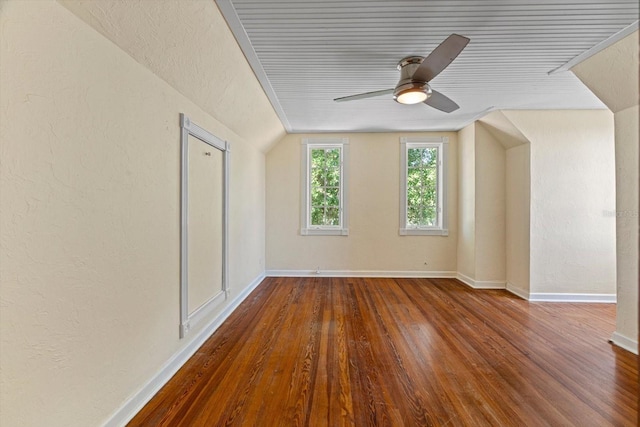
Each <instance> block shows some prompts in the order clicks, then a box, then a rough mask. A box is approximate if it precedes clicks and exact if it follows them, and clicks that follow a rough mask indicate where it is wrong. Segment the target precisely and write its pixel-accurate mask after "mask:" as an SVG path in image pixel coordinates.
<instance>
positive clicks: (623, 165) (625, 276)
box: [615, 105, 640, 342]
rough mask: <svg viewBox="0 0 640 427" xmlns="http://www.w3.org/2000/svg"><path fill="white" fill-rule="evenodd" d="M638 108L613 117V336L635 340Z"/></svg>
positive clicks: (639, 111)
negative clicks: (615, 294)
mask: <svg viewBox="0 0 640 427" xmlns="http://www.w3.org/2000/svg"><path fill="white" fill-rule="evenodd" d="M639 115H640V110H639V109H638V105H636V106H635V107H630V108H627V109H625V110H622V111H619V112H617V113H616V114H615V124H616V171H617V174H616V190H617V198H616V229H617V231H616V233H617V237H618V239H617V243H616V252H617V259H618V268H617V273H618V277H617V279H618V283H617V290H618V310H617V313H618V316H617V321H616V332H617V333H618V334H620V335H622V336H623V337H625V338H628V339H630V340H633V341H636V342H637V340H638V192H639V191H640V189H639V187H638V182H639V180H640V174H639V173H638V170H639V165H638V156H639V153H638V139H639V136H640V135H639V134H638V122H639V120H638V117H639Z"/></svg>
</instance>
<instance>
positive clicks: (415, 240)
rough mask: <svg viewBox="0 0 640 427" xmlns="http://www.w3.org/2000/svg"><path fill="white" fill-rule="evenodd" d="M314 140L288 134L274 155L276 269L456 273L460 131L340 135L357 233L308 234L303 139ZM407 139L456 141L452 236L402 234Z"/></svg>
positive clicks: (271, 207) (272, 247)
mask: <svg viewBox="0 0 640 427" xmlns="http://www.w3.org/2000/svg"><path fill="white" fill-rule="evenodd" d="M313 136H318V135H306V134H305V135H300V134H294V135H288V136H286V137H285V138H284V139H283V140H282V141H280V142H279V143H278V144H277V145H276V146H275V147H273V148H272V149H271V151H269V153H268V154H267V270H268V271H282V270H288V271H300V270H302V271H305V272H310V271H312V270H313V271H315V270H316V269H317V268H320V270H324V271H325V272H326V271H327V270H331V271H335V270H340V271H350V272H355V271H357V272H372V271H375V272H379V271H385V272H448V273H450V274H453V272H455V271H456V240H457V227H456V222H457V221H456V218H457V209H456V207H457V198H456V188H457V179H456V177H457V167H456V166H457V162H456V157H457V154H456V150H457V135H456V133H453V132H450V133H415V134H400V133H375V134H369V133H354V134H335V136H337V137H347V138H349V159H350V160H349V165H348V167H349V200H348V204H349V217H350V220H349V235H348V236H301V235H300V194H301V189H300V174H301V164H300V162H301V152H300V150H301V141H302V139H303V138H305V137H313ZM401 136H446V137H448V138H449V170H448V176H447V179H448V208H449V236H400V235H399V234H398V229H399V225H400V224H399V217H400V214H399V210H400V137H401ZM425 262H426V263H427V264H426V265H425Z"/></svg>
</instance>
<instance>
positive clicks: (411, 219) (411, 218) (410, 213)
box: [407, 206, 420, 227]
mask: <svg viewBox="0 0 640 427" xmlns="http://www.w3.org/2000/svg"><path fill="white" fill-rule="evenodd" d="M418 225H420V206H411V207H408V208H407V226H408V227H416V226H418Z"/></svg>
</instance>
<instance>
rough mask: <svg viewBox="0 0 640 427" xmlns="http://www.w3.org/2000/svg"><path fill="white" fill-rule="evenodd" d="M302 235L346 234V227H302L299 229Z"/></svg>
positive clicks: (347, 233)
mask: <svg viewBox="0 0 640 427" xmlns="http://www.w3.org/2000/svg"><path fill="white" fill-rule="evenodd" d="M300 234H301V235H303V236H348V235H349V229H348V228H303V229H301V230H300Z"/></svg>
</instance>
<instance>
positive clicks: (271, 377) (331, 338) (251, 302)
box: [129, 278, 638, 427]
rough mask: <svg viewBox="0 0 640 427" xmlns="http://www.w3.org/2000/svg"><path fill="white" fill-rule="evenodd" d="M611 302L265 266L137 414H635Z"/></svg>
mask: <svg viewBox="0 0 640 427" xmlns="http://www.w3.org/2000/svg"><path fill="white" fill-rule="evenodd" d="M614 329H615V306H614V305H612V304H565V303H528V302H527V301H524V300H521V299H519V298H517V297H515V296H513V295H511V294H509V293H508V292H506V291H488V290H472V289H469V288H468V287H466V286H464V285H463V284H461V283H460V282H458V281H457V280H454V279H362V278H268V279H266V280H265V281H264V282H263V283H262V284H261V285H260V286H259V287H258V288H257V289H256V290H255V291H254V292H253V293H252V294H251V295H250V296H249V297H248V298H247V300H246V301H245V302H243V303H242V304H241V306H240V307H239V308H238V309H237V310H236V311H235V312H234V313H233V314H232V315H231V316H230V317H229V319H227V321H226V322H225V323H224V324H223V325H222V326H221V327H220V329H218V331H217V332H216V333H215V334H214V335H213V336H212V337H211V338H210V339H209V340H208V341H207V342H206V343H205V344H204V345H203V346H202V348H200V350H199V351H198V352H197V353H196V354H195V355H194V356H193V357H192V359H191V360H189V362H187V364H186V365H185V366H184V367H183V368H182V369H181V370H180V371H179V372H178V373H177V374H176V376H175V377H174V378H172V379H171V381H170V382H169V383H168V384H167V385H166V386H165V387H164V388H163V389H162V390H161V391H160V392H158V394H157V395H156V396H155V397H154V398H153V399H152V400H151V401H150V402H149V403H148V404H147V406H145V407H144V408H143V410H142V411H141V412H140V413H139V414H138V415H137V416H136V417H135V418H134V419H133V420H132V421H131V423H130V424H129V425H130V426H598V427H601V426H635V425H638V424H637V422H638V418H637V417H638V358H637V356H635V355H633V354H631V353H629V352H627V351H624V350H621V349H619V348H617V347H614V346H612V345H611V344H609V343H608V342H607V340H608V339H609V337H610V336H611V333H612V332H613V331H614Z"/></svg>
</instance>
